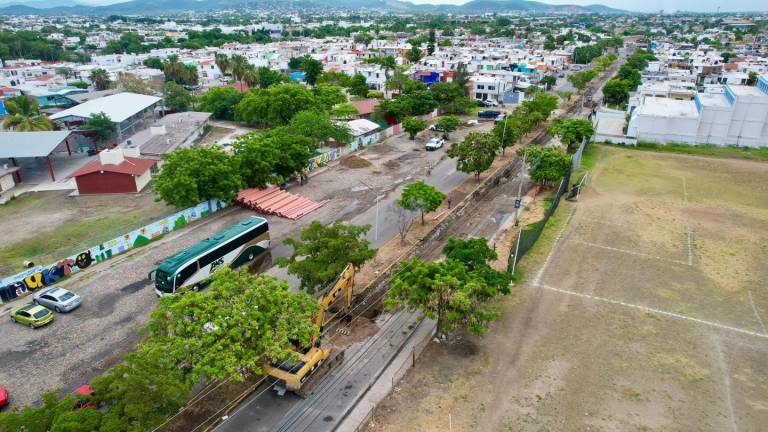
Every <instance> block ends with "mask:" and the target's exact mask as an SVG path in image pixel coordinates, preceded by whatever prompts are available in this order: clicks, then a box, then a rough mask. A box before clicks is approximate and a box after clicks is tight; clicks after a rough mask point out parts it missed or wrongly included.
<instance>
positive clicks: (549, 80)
mask: <svg viewBox="0 0 768 432" xmlns="http://www.w3.org/2000/svg"><path fill="white" fill-rule="evenodd" d="M541 84H543V85H544V87H545V88H546V89H547V90H549V89H551V88H552V86H553V85H555V84H557V77H555V76H554V75H547V76H545V77H544V78H542V79H541Z"/></svg>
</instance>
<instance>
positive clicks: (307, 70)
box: [302, 58, 323, 86]
mask: <svg viewBox="0 0 768 432" xmlns="http://www.w3.org/2000/svg"><path fill="white" fill-rule="evenodd" d="M302 69H303V70H304V81H306V82H307V84H309V85H312V86H313V85H315V84H316V83H317V77H318V76H320V74H321V73H322V72H323V64H322V63H320V61H319V60H315V59H313V58H307V59H306V60H304V64H303V65H302Z"/></svg>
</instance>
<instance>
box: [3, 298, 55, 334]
mask: <svg viewBox="0 0 768 432" xmlns="http://www.w3.org/2000/svg"><path fill="white" fill-rule="evenodd" d="M10 315H11V321H13V322H17V323H19V324H24V325H28V326H29V327H30V328H37V327H42V326H44V325H46V324H48V323H49V322H51V321H53V312H51V311H50V309H46V308H45V307H44V306H40V305H38V304H34V303H27V304H25V305H23V306H19V307H17V308H16V309H13V310H11V314H10Z"/></svg>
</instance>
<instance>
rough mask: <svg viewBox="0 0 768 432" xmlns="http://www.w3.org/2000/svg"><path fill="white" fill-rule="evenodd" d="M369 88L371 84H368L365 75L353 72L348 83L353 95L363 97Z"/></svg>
mask: <svg viewBox="0 0 768 432" xmlns="http://www.w3.org/2000/svg"><path fill="white" fill-rule="evenodd" d="M370 89H371V86H369V85H368V82H366V80H365V76H363V74H361V73H357V74H355V76H353V77H352V80H351V81H350V83H349V91H350V93H352V94H353V95H355V96H360V97H365V96H366V95H367V94H368V90H370Z"/></svg>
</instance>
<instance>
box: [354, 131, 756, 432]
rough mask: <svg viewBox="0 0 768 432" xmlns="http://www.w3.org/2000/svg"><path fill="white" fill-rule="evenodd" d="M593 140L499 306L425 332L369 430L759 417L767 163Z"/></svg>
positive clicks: (752, 420) (715, 423) (704, 423)
mask: <svg viewBox="0 0 768 432" xmlns="http://www.w3.org/2000/svg"><path fill="white" fill-rule="evenodd" d="M590 151H591V152H593V154H592V155H591V157H593V158H594V159H593V160H594V163H595V165H594V168H593V170H592V171H591V182H590V184H589V187H588V188H587V189H586V190H585V192H584V193H583V194H582V195H581V198H580V200H579V202H577V203H569V202H563V205H562V207H561V208H560V209H559V210H558V213H557V215H556V217H555V218H553V219H552V220H551V221H550V226H548V228H547V230H546V231H545V235H544V236H543V237H542V239H541V240H540V242H539V244H538V245H537V246H536V248H535V249H534V251H533V252H532V253H531V254H530V255H529V256H527V257H526V258H524V259H523V261H522V262H521V265H522V269H523V271H524V272H525V274H526V277H525V282H524V283H523V284H522V286H519V287H518V288H517V292H516V295H514V296H510V297H509V298H507V299H505V300H503V301H502V302H500V303H499V308H500V310H501V311H502V312H503V316H502V318H500V319H499V320H498V321H497V322H496V323H495V324H494V325H493V327H492V328H491V329H490V331H489V333H488V334H487V335H486V336H485V337H483V338H476V337H471V336H462V337H461V338H460V339H459V340H458V341H454V342H453V343H449V344H432V345H431V346H430V347H428V348H427V351H426V352H425V354H424V357H422V360H420V361H419V362H418V363H417V366H416V367H415V368H414V369H413V370H411V371H410V372H409V374H408V375H407V376H406V378H405V379H404V380H403V381H402V382H401V383H400V386H399V388H398V391H396V392H395V393H394V394H392V395H390V396H389V397H388V398H387V399H386V400H385V402H384V403H383V404H382V405H381V406H380V407H379V409H378V411H377V414H376V416H375V418H374V420H373V421H372V423H371V424H370V425H369V430H371V431H398V430H411V431H445V430H448V428H449V416H450V427H451V429H452V430H453V431H475V430H477V431H507V430H509V431H549V430H561V431H586V430H592V431H617V430H622V431H624V430H628V431H759V430H765V427H766V426H765V425H767V424H768V369H767V368H766V365H768V331H766V325H767V324H768V285H766V282H765V281H766V280H768V264H766V263H767V262H768V186H767V185H768V164H766V163H761V162H753V161H744V160H732V159H715V158H705V157H698V156H689V155H674V154H663V153H654V152H640V151H633V150H627V149H621V148H616V147H608V146H593V147H592V148H591V150H590Z"/></svg>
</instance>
